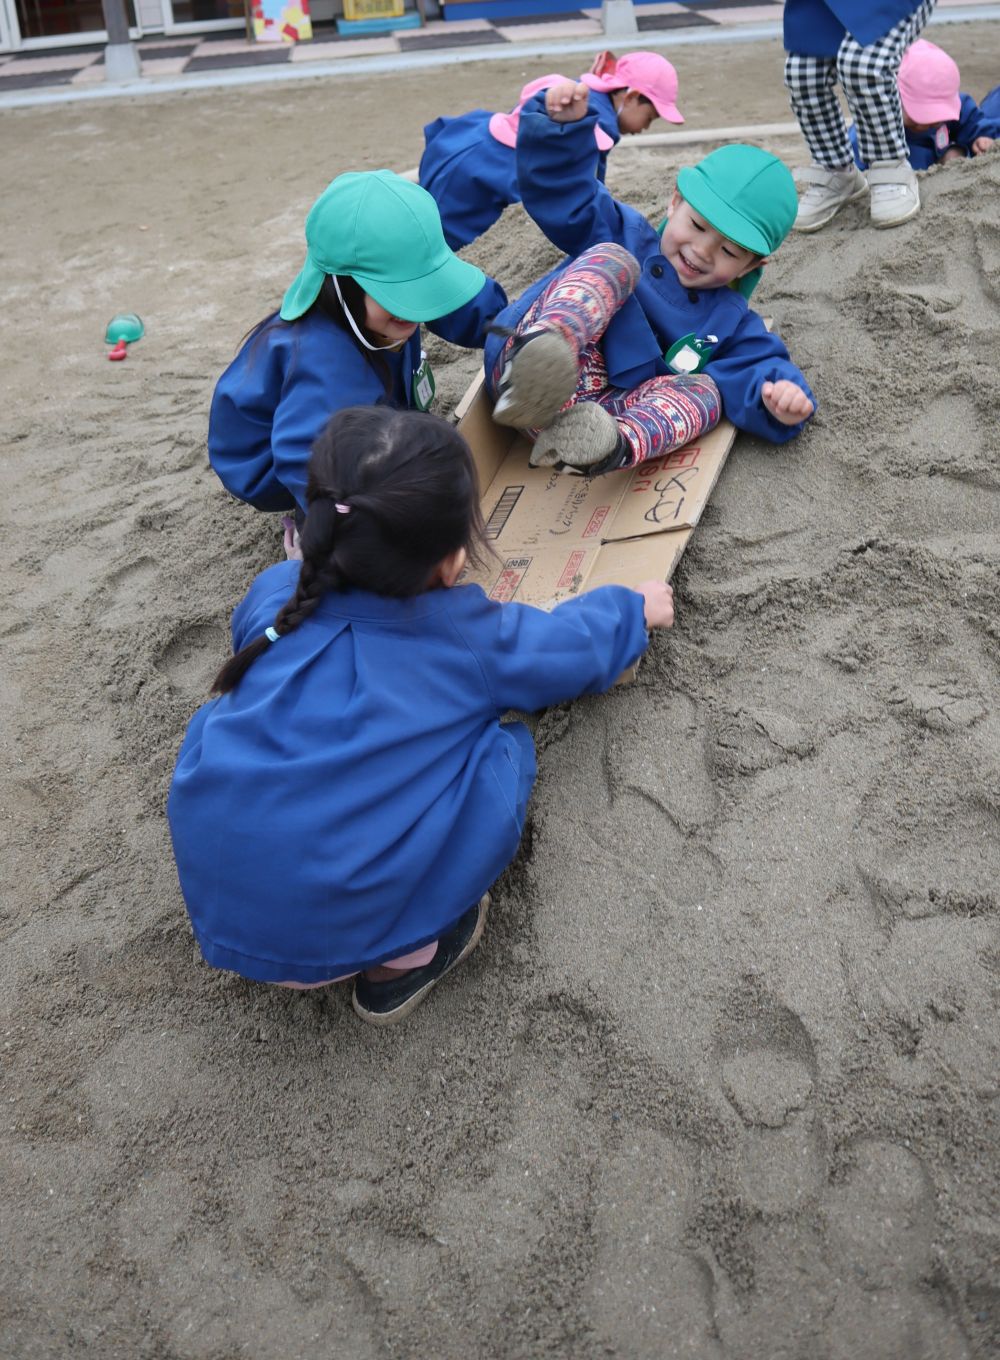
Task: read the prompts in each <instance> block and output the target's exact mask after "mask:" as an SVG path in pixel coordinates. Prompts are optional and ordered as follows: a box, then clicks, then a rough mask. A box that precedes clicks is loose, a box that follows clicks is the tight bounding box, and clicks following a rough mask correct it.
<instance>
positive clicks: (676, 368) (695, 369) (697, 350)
mask: <svg viewBox="0 0 1000 1360" xmlns="http://www.w3.org/2000/svg"><path fill="white" fill-rule="evenodd" d="M718 343H719V339H718V336H715V335H710V336H708V337H707V338H706V339H704V340H699V339H698V337H697V336H696V335H695V333H694V331H692V332H691V333H690V335H682V336H681V338H680V339H679V340H675V341H674V343H673V344H672V345H671V346H670V348H669V349H668V350H667V352H666V354H664V356H663V362H664V363H665V364H666V366H667V368H669V369H670V371H671V373H700V372H701V370H702V369H703V368H704V367H705V365H706V364H707V363H708V361H709V359H711V357H712V355H713V354H714V352H715V347H716V345H717V344H718Z"/></svg>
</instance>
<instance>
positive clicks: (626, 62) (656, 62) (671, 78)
mask: <svg viewBox="0 0 1000 1360" xmlns="http://www.w3.org/2000/svg"><path fill="white" fill-rule="evenodd" d="M580 79H581V80H582V81H583V83H584V85H589V87H590V88H591V89H592V90H600V91H601V92H602V93H603V94H608V93H610V91H611V90H621V89H629V90H638V91H639V93H640V94H644V95H645V96H646V98H647V99H648V100H650V101H651V102H652V104H653V107H654V108H655V109H656V112H657V113H658V114H659V115H660V117H661V118H665V119H666V120H667V122H668V123H683V122H684V119H683V118H682V117H681V115H680V113H679V111H678V109H677V72H676V71H675V70H674V68H673V67H672V66H671V65H670V62H669V61H667V59H666V58H665V57H661V56H660V54H659V53H658V52H626V53H625V55H624V56H623V57H619V58H618V60H617V61H616V62H615V64H614V68H613V69H612V70H610V71H607V72H605V74H604V75H600V76H595V75H592V74H591V73H590V72H589V71H588V72H587V74H586V75H583V76H581V77H580Z"/></svg>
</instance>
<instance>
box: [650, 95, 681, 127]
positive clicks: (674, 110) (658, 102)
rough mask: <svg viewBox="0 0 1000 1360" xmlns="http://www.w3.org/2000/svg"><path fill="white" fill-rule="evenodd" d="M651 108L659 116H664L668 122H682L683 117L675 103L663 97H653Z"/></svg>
mask: <svg viewBox="0 0 1000 1360" xmlns="http://www.w3.org/2000/svg"><path fill="white" fill-rule="evenodd" d="M653 108H654V109H655V110H656V112H657V113H658V114H659V115H660V117H661V118H665V119H666V120H667V122H668V123H683V122H684V118H683V116H682V115H681V112H680V110H679V109H678V107H677V105H676V104H670V103H668V102H667V101H666V100H663V99H654V100H653Z"/></svg>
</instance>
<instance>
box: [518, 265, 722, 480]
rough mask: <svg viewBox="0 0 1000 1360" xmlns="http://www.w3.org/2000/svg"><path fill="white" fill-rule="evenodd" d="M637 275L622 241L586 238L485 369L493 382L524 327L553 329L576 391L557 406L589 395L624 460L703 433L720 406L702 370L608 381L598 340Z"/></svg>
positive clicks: (641, 457) (658, 452)
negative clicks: (571, 366)
mask: <svg viewBox="0 0 1000 1360" xmlns="http://www.w3.org/2000/svg"><path fill="white" fill-rule="evenodd" d="M638 281H639V265H638V262H637V261H636V259H635V258H634V256H632V255H630V254H629V252H628V251H627V250H625V249H624V248H623V247H622V246H618V245H614V244H613V243H609V244H607V245H597V246H591V247H590V249H589V250H585V251H584V252H583V254H582V255H580V256H579V257H578V258H577V259H575V260H574V261H573V262H572V263H571V264H568V265H567V266H566V268H565V269H564V270H563V271H562V273H561V274H558V275H557V276H556V277H555V278H554V279H553V280H552V282H551V283H550V284H549V285H548V287H547V288H545V289H543V291H542V292H541V293H539V295H538V297H537V298H536V299H535V301H534V302H533V303H532V304H531V306H530V307H529V308H528V310H527V311H526V312H525V314H524V316H523V317H522V318H521V320H520V321H519V322H518V325H517V328H516V330H515V333H514V335H512V336H511V337H510V338H509V339H508V341H507V343H506V344H505V345H504V347H503V349H502V351H501V353H500V357H499V359H498V360H497V363H496V366H495V368H494V371H493V381H494V386H496V385H497V384H498V383H499V381H500V374H501V373H502V372H503V368H504V364H505V363H506V362H507V360H508V359H509V358H510V352H511V350H512V348H513V347H514V344H515V343H516V341H517V339H518V337H519V336H523V335H525V334H526V333H527V332H528V331H545V330H554V331H558V332H559V334H560V335H562V336H563V337H564V339H566V340H567V341H568V342H569V344H571V345H572V346H573V349H574V350H575V351H576V355H577V358H578V360H579V363H580V378H579V381H578V382H577V386H576V391H575V392H574V393H573V395H572V397H571V398H570V399H569V401H568V402H567V403H566V406H565V407H564V408H563V409H564V410H565V409H567V408H568V407H570V406H575V405H576V403H577V402H580V401H594V402H597V404H598V405H599V406H602V407H603V408H604V410H605V411H607V412H609V414H610V415H613V416H614V418H615V420H616V421H617V422H618V429H619V430H620V431H621V433H622V434H623V435H624V436H625V439H626V441H627V442H628V446H629V449H630V451H631V454H632V457H631V462H632V463H643V462H645V461H646V460H647V459H649V458H658V457H660V455H661V454H664V453H669V452H670V450H671V449H677V448H680V447H681V445H682V444H687V443H689V442H690V441H691V440H692V439H697V437H698V436H699V435H702V434H706V433H707V432H708V431H709V430H712V429H714V428H715V426H716V425H718V423H719V417H720V415H721V412H722V402H721V398H720V397H719V389H718V388H717V387H716V385H715V383H714V382H713V381H712V379H711V378H710V377H709V376H708V375H707V374H705V373H697V374H679V375H677V376H674V375H672V374H664V375H663V376H662V377H657V378H649V379H647V381H646V382H644V383H640V384H639V386H638V387H634V388H632V389H627V388H623V387H612V386H610V385H609V383H608V370H607V366H606V364H605V362H604V355H603V354H602V353H601V349H600V340H601V337H602V336H603V335H604V332H605V331H606V330H607V328H608V324H609V322H610V321H611V318H612V317H613V316H614V314H615V312H617V311H618V309H619V308H620V307H621V305H622V304H623V303H624V302H625V301H626V300H627V299H628V298H629V297H630V296H631V295H632V293H633V292H634V290H635V286H636V284H637V283H638ZM531 433H537V431H529V434H531Z"/></svg>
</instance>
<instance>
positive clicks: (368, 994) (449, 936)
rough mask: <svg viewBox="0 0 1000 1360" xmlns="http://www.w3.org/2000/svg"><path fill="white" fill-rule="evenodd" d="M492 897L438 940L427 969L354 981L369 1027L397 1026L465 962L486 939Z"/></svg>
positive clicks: (354, 999)
mask: <svg viewBox="0 0 1000 1360" xmlns="http://www.w3.org/2000/svg"><path fill="white" fill-rule="evenodd" d="M489 906H490V895H489V893H484V894H483V896H482V897H481V898H480V900H479V901H478V902H477V903H476V905H475V906H474V907H470V908H469V910H468V911H467V912H466V913H465V914H464V915H463V916H460V917H459V918H458V920H457V921H456V922H455V924H454V925H453V926H452V928H451V930H448V931H446V932H445V933H444V935H442V936H441V938H440V939H439V940H438V947H437V953H436V954H435V955H434V957H433V958H432V959H431V961H430V963H428V964H425V965H424V967H423V968H411V969H410V970H409V971H408V972H406V973H402V974H400V976H399V977H398V978H394V979H390V980H389V981H388V982H368V981H367V980H366V979H365V977H364V975H361V976H359V977H358V978H356V979H355V982H354V994H353V996H352V998H351V1003H352V1005H353V1006H354V1011H355V1014H356V1015H359V1016H360V1017H361V1019H362V1020H365V1021H366V1022H367V1023H368V1024H369V1025H379V1026H383V1027H384V1026H386V1025H397V1024H398V1023H399V1022H400V1020H405V1019H406V1017H407V1016H408V1015H409V1014H410V1013H411V1012H412V1011H415V1010H416V1009H417V1007H418V1006H419V1005H420V1003H421V1002H422V1001H424V1000H426V998H427V996H428V994H429V993H430V992H431V991H433V989H434V988H435V987H436V986H437V984H438V983H439V982H440V981H441V979H442V978H443V977H447V975H448V974H449V973H450V972H451V970H452V969H453V968H457V967H458V965H459V964H460V963H463V962H464V961H465V960H466V959H467V958H468V957H469V955H470V954H471V953H472V951H473V950H474V949H475V947H476V945H477V944H478V943H479V941H480V940H481V939H482V935H483V927H484V926H485V925H486V913H487V912H488V910H489Z"/></svg>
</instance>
